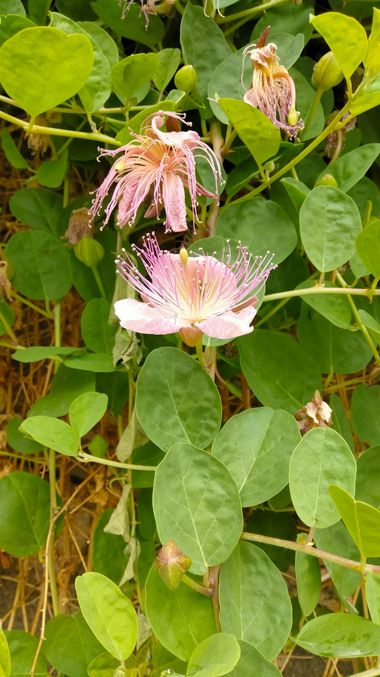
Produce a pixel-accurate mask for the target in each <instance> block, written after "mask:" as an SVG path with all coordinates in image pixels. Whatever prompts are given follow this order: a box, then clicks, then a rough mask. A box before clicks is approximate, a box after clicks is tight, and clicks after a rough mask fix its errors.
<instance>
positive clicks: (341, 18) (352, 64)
mask: <svg viewBox="0 0 380 677" xmlns="http://www.w3.org/2000/svg"><path fill="white" fill-rule="evenodd" d="M311 23H312V24H313V26H314V28H316V29H317V31H318V33H320V34H321V35H322V37H324V39H325V40H326V42H327V44H328V46H329V47H330V49H331V51H332V52H333V54H334V56H335V58H336V60H337V62H338V64H339V66H340V67H341V69H342V72H343V73H344V76H345V77H346V78H349V77H350V76H351V75H352V73H353V72H354V70H355V69H356V68H357V67H358V66H359V64H360V63H361V62H362V61H363V59H364V58H365V56H366V54H367V34H366V32H365V29H364V28H363V26H362V25H361V24H360V23H359V22H358V21H356V19H354V18H353V17H351V16H347V15H346V14H340V13H339V12H324V13H323V14H319V15H318V16H313V17H312V18H311Z"/></svg>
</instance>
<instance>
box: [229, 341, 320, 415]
mask: <svg viewBox="0 0 380 677" xmlns="http://www.w3.org/2000/svg"><path fill="white" fill-rule="evenodd" d="M237 346H238V349H239V355H240V362H241V367H242V370H243V372H244V375H245V377H246V379H247V381H248V384H249V386H250V388H252V390H253V392H254V394H255V395H256V397H257V398H258V399H259V400H260V402H261V403H262V404H264V405H265V406H267V407H273V409H285V410H286V411H289V412H290V413H294V412H295V411H297V409H300V407H303V406H304V405H305V404H306V402H308V401H309V400H310V399H311V398H312V396H313V393H314V391H315V390H320V389H321V387H322V383H321V376H320V372H319V368H318V366H317V363H316V362H314V360H313V359H312V358H311V357H310V355H309V354H308V353H307V352H306V351H305V349H304V348H302V346H300V345H299V344H298V343H297V342H296V341H295V340H294V339H293V338H292V337H291V336H288V335H287V334H281V333H279V332H274V331H268V330H267V329H256V330H255V331H254V332H253V334H249V335H248V336H244V337H242V338H239V339H238V340H237Z"/></svg>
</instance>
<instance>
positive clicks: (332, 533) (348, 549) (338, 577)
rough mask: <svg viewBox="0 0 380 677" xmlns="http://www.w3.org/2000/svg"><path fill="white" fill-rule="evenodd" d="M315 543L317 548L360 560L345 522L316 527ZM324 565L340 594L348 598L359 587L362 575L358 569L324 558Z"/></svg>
mask: <svg viewBox="0 0 380 677" xmlns="http://www.w3.org/2000/svg"><path fill="white" fill-rule="evenodd" d="M314 536H315V543H316V546H317V548H319V549H320V550H325V552H331V553H333V554H334V555H339V556H340V557H346V558H347V559H353V560H356V561H359V560H360V554H359V551H358V549H357V547H356V545H355V543H354V542H353V540H352V538H351V536H350V534H349V533H348V531H347V529H346V527H345V526H344V524H343V522H337V523H336V524H333V526H331V527H328V528H327V529H316V530H315V533H314ZM324 565H325V567H326V569H327V571H328V572H329V574H330V576H331V579H332V582H333V583H334V585H335V587H336V589H337V591H338V594H339V596H340V597H341V598H342V599H347V598H348V597H350V596H351V595H353V594H354V592H355V590H357V589H358V587H359V585H360V581H361V576H360V573H359V572H358V571H353V570H352V569H347V567H343V566H341V565H340V564H335V562H330V561H329V560H324Z"/></svg>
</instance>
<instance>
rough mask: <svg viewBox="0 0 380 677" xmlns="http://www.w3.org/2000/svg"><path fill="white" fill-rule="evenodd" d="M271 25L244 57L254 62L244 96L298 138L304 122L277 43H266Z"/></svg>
mask: <svg viewBox="0 0 380 677" xmlns="http://www.w3.org/2000/svg"><path fill="white" fill-rule="evenodd" d="M268 33H269V28H267V29H266V30H265V31H264V32H263V33H262V35H261V36H260V37H259V39H258V40H257V42H256V44H254V45H249V46H248V47H246V48H245V50H244V52H243V55H244V57H246V56H249V57H250V59H251V61H252V69H253V75H252V84H251V87H250V88H249V89H248V91H247V92H246V93H245V95H244V101H245V102H246V103H249V104H250V105H251V106H254V107H255V108H259V110H261V112H262V113H264V115H266V116H267V118H269V120H271V121H272V122H273V124H274V125H276V127H279V129H282V130H284V131H285V132H287V134H289V136H290V138H296V136H297V134H298V132H299V131H301V129H303V127H304V124H303V122H302V120H300V119H299V114H298V113H297V111H296V89H295V85H294V81H293V78H292V77H291V75H289V73H288V71H287V69H286V68H285V66H282V65H281V64H280V61H279V58H278V56H277V45H275V44H274V42H269V43H268V44H267V45H266V44H265V42H266V39H267V36H268Z"/></svg>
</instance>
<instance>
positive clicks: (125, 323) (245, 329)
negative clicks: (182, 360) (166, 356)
mask: <svg viewBox="0 0 380 677" xmlns="http://www.w3.org/2000/svg"><path fill="white" fill-rule="evenodd" d="M134 251H135V253H136V254H137V256H139V257H140V259H141V261H142V263H143V265H144V267H145V270H146V271H147V273H148V275H149V278H150V279H146V278H145V277H144V276H143V275H142V274H141V273H140V272H139V270H138V269H137V267H136V265H135V263H134V261H133V259H132V258H131V257H130V256H129V255H128V254H126V253H125V252H123V254H122V256H120V257H119V258H118V259H117V266H118V271H119V273H120V274H121V275H122V276H123V278H124V279H125V280H126V281H127V282H129V283H130V284H131V285H132V286H133V287H134V288H135V289H136V290H137V291H138V292H139V293H140V295H141V298H142V301H136V300H135V299H130V298H129V299H124V300H122V301H117V302H116V303H115V313H116V315H117V317H118V318H119V320H120V324H121V326H122V327H124V328H125V329H129V330H130V331H138V332H141V333H143V334H144V333H145V334H172V333H174V332H179V334H180V336H181V338H182V340H183V341H184V342H185V343H187V344H188V345H189V346H194V345H196V344H197V343H198V341H199V340H200V338H201V336H202V334H207V335H208V336H211V337H213V338H218V339H233V338H236V337H237V336H241V335H243V334H249V333H250V332H251V331H253V327H251V326H250V324H251V322H252V320H253V318H254V317H255V315H256V305H257V299H256V297H255V294H257V293H258V292H259V291H260V289H261V288H262V286H263V285H264V284H265V281H266V279H267V277H268V275H269V273H270V271H271V270H272V269H273V268H274V267H275V266H274V265H273V263H272V259H273V255H272V254H269V253H268V254H267V255H266V256H264V257H261V256H256V257H252V256H251V254H249V253H248V251H247V249H246V247H243V246H241V245H240V244H239V245H238V247H237V253H236V257H233V255H232V252H231V248H230V246H229V245H228V247H227V250H226V251H225V252H224V255H223V257H222V261H218V260H217V259H216V258H214V256H210V255H207V254H203V253H202V254H201V255H199V256H193V255H190V256H189V255H188V253H187V251H186V249H184V248H183V249H181V251H180V253H179V254H171V253H170V252H168V251H161V249H160V248H159V245H158V242H157V239H156V236H155V235H154V234H152V235H148V236H147V237H146V238H144V242H143V246H142V247H134Z"/></svg>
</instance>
